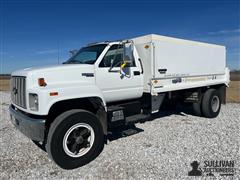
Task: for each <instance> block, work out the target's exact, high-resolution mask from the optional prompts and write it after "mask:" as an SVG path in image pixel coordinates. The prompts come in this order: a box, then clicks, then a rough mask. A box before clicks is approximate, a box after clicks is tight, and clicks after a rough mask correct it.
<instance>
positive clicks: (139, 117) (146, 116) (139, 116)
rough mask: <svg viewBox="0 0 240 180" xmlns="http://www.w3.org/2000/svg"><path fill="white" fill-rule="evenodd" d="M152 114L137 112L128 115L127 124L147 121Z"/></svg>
mask: <svg viewBox="0 0 240 180" xmlns="http://www.w3.org/2000/svg"><path fill="white" fill-rule="evenodd" d="M150 117H151V115H149V114H136V115H133V116H128V117H126V124H132V123H136V122H141V121H146V120H148V119H150Z"/></svg>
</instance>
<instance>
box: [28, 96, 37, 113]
mask: <svg viewBox="0 0 240 180" xmlns="http://www.w3.org/2000/svg"><path fill="white" fill-rule="evenodd" d="M29 108H30V109H31V110H32V111H38V95H37V94H33V93H30V94H29Z"/></svg>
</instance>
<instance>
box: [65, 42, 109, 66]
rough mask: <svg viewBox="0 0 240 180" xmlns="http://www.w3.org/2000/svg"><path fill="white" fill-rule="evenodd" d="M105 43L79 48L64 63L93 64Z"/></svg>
mask: <svg viewBox="0 0 240 180" xmlns="http://www.w3.org/2000/svg"><path fill="white" fill-rule="evenodd" d="M106 46H107V44H98V45H93V46H88V47H83V48H81V49H80V50H79V51H78V52H77V53H76V54H75V55H74V56H73V57H71V58H70V59H69V60H68V61H66V62H64V64H94V63H95V61H96V60H97V58H98V57H99V56H100V54H101V53H102V51H103V50H104V49H105V47H106Z"/></svg>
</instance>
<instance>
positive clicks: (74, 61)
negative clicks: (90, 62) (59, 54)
mask: <svg viewBox="0 0 240 180" xmlns="http://www.w3.org/2000/svg"><path fill="white" fill-rule="evenodd" d="M63 64H81V62H79V61H77V60H70V61H66V62H64V63H63Z"/></svg>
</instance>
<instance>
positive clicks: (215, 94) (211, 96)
mask: <svg viewBox="0 0 240 180" xmlns="http://www.w3.org/2000/svg"><path fill="white" fill-rule="evenodd" d="M220 109H221V98H220V93H219V91H217V90H215V89H208V90H207V91H206V92H205V93H204V96H203V100H202V112H203V115H204V116H205V117H206V118H215V117H217V116H218V114H219V112H220Z"/></svg>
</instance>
